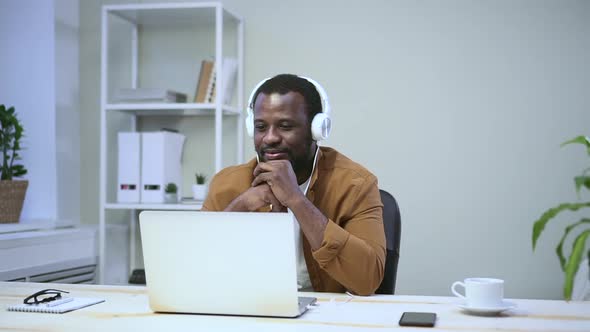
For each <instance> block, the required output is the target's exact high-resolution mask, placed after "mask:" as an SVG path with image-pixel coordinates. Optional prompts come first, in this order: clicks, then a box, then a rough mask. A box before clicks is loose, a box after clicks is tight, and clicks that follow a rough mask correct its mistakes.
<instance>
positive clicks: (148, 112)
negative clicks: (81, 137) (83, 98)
mask: <svg viewBox="0 0 590 332" xmlns="http://www.w3.org/2000/svg"><path fill="white" fill-rule="evenodd" d="M105 109H106V110H107V111H118V112H125V113H131V114H134V115H141V116H161V115H171V116H175V115H176V116H213V115H215V104H203V103H135V104H127V103H116V104H107V105H106V106H105ZM222 109H223V114H224V115H239V114H240V111H239V110H238V109H237V108H236V107H234V106H228V105H224V106H223V107H222Z"/></svg>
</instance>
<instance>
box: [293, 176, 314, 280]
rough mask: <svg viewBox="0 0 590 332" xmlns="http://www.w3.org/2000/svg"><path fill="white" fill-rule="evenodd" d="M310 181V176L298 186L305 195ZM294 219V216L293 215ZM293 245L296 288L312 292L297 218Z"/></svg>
mask: <svg viewBox="0 0 590 332" xmlns="http://www.w3.org/2000/svg"><path fill="white" fill-rule="evenodd" d="M310 181H311V176H310V177H309V178H308V179H307V181H305V183H303V184H302V185H300V186H299V189H301V191H302V192H303V194H305V191H306V189H307V186H308V185H309V182H310ZM293 218H295V215H293ZM294 224H295V243H296V244H297V245H296V247H295V257H296V258H297V288H298V290H300V291H304V292H308V291H309V292H313V288H312V287H311V279H310V278H309V272H308V271H307V265H306V264H305V256H304V255H303V239H302V238H301V227H299V222H298V221H297V218H295V222H294Z"/></svg>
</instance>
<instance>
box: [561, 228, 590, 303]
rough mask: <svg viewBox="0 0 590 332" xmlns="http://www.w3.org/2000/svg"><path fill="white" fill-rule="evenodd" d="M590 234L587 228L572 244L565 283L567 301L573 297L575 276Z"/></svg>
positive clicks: (564, 294) (564, 289) (564, 291)
mask: <svg viewBox="0 0 590 332" xmlns="http://www.w3.org/2000/svg"><path fill="white" fill-rule="evenodd" d="M589 235H590V229H587V230H585V231H583V232H582V233H580V235H578V237H576V239H575V240H574V244H573V245H572V253H571V255H570V258H569V260H568V262H567V264H566V267H565V284H564V285H563V296H564V297H565V299H566V300H567V301H569V300H571V298H572V290H573V288H574V277H575V276H576V272H578V268H579V267H580V262H581V261H582V255H583V254H584V247H585V245H586V239H587V238H588V236H589Z"/></svg>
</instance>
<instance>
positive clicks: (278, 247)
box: [139, 211, 316, 317]
mask: <svg viewBox="0 0 590 332" xmlns="http://www.w3.org/2000/svg"><path fill="white" fill-rule="evenodd" d="M294 222H295V221H294V218H293V215H292V214H290V213H256V212H197V211H143V212H141V213H140V214H139V223H140V230H141V240H142V248H143V259H144V266H145V274H146V282H147V290H148V296H149V301H150V308H151V309H152V310H153V311H157V312H182V313H199V314H222V315H252V316H272V317H297V316H299V315H301V314H302V313H303V312H305V311H306V310H307V306H308V305H309V304H312V303H314V302H315V300H316V299H315V298H298V297H297V275H296V260H295V237H294V230H295V229H294V224H293V223H294Z"/></svg>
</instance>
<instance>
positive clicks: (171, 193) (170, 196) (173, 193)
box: [164, 182, 178, 203]
mask: <svg viewBox="0 0 590 332" xmlns="http://www.w3.org/2000/svg"><path fill="white" fill-rule="evenodd" d="M164 201H165V202H166V203H178V186H177V185H176V183H174V182H169V183H168V184H166V186H165V187H164Z"/></svg>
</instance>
